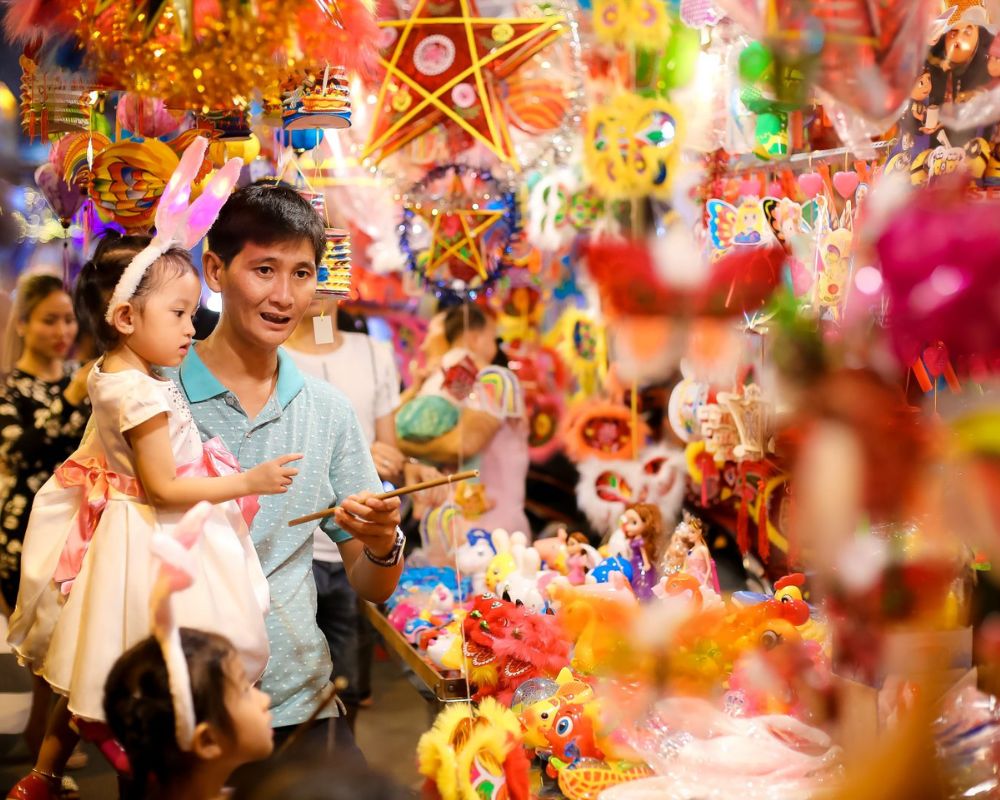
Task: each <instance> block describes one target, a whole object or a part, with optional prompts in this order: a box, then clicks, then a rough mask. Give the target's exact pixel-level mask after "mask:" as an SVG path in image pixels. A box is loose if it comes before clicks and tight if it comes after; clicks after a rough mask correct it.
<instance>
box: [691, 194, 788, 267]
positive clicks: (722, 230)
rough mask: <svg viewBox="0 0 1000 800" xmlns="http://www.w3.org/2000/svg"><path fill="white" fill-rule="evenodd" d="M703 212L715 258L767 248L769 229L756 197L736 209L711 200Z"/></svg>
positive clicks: (744, 199) (748, 199) (747, 198)
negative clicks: (730, 252) (734, 251)
mask: <svg viewBox="0 0 1000 800" xmlns="http://www.w3.org/2000/svg"><path fill="white" fill-rule="evenodd" d="M705 211H706V213H707V214H708V234H709V238H710V239H711V241H712V247H713V248H714V249H715V251H716V253H715V255H722V254H724V253H725V252H726V251H728V250H729V249H730V248H732V247H747V246H757V245H761V244H767V243H768V242H770V241H771V239H772V233H771V228H770V225H768V222H767V219H766V217H765V216H764V210H763V209H762V208H761V202H760V199H759V198H757V197H745V198H743V199H742V200H741V201H740V204H739V205H738V206H734V205H731V204H730V203H727V202H726V201H725V200H719V199H717V198H713V199H712V200H709V201H708V203H707V204H706V205H705Z"/></svg>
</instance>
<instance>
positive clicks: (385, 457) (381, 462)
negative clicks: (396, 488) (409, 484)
mask: <svg viewBox="0 0 1000 800" xmlns="http://www.w3.org/2000/svg"><path fill="white" fill-rule="evenodd" d="M372 461H374V462H375V471H376V472H378V476H379V477H380V478H381V479H382V480H384V481H390V482H392V483H395V482H396V481H397V480H398V479H399V477H400V475H402V473H403V464H404V463H405V462H406V456H404V455H403V454H402V453H401V452H399V449H398V448H396V447H393V446H392V445H391V444H386V443H385V442H375V443H374V444H373V445H372Z"/></svg>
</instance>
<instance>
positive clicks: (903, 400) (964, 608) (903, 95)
mask: <svg viewBox="0 0 1000 800" xmlns="http://www.w3.org/2000/svg"><path fill="white" fill-rule="evenodd" d="M249 5H250V4H245V3H235V2H221V3H202V2H198V1H197V0H168V1H167V2H159V3H148V2H124V1H122V2H115V3H108V2H104V0H61V1H60V2H56V1H55V0H50V1H49V2H41V3H25V4H24V7H25V9H24V11H23V13H15V11H14V10H13V9H14V6H11V7H10V10H9V11H8V14H7V35H8V38H9V39H10V40H11V41H12V42H15V43H16V44H17V46H18V47H19V48H20V49H21V50H22V51H23V52H22V54H21V56H20V66H21V75H22V77H21V83H20V86H19V87H11V88H12V89H13V90H15V91H16V90H18V89H19V91H20V100H19V105H18V106H17V107H16V108H12V109H5V110H4V113H5V114H7V115H8V119H15V120H16V121H17V123H18V124H19V125H20V133H21V137H22V147H23V148H24V149H25V152H28V153H30V154H31V155H32V157H33V158H36V159H37V163H38V166H37V169H36V171H35V173H34V185H32V186H28V185H23V186H11V187H9V192H10V193H11V194H12V198H11V207H12V208H13V214H14V219H15V220H16V221H18V222H17V224H18V225H19V226H20V227H19V230H20V234H19V237H18V239H17V241H18V242H20V243H21V245H19V244H11V245H8V249H13V250H16V248H17V247H18V246H22V245H23V243H24V242H31V241H36V242H37V241H40V240H41V239H42V238H43V237H44V238H45V239H46V240H54V241H55V242H56V243H57V244H60V245H61V244H62V243H63V242H65V243H66V248H65V256H64V258H65V261H64V264H63V268H64V270H65V276H66V280H67V281H69V280H70V279H71V278H72V273H73V270H74V264H75V263H77V261H78V260H79V259H74V258H73V257H72V253H73V252H75V251H77V250H79V251H81V252H82V251H85V250H86V248H87V247H89V246H90V243H91V242H92V241H93V240H94V238H95V237H97V236H99V235H100V233H101V231H103V230H104V229H105V228H108V227H114V228H116V229H120V230H124V231H141V230H148V229H149V227H150V226H151V225H152V221H153V217H154V214H155V210H156V204H157V199H158V198H159V196H160V195H161V194H162V192H163V189H164V185H165V183H166V181H167V180H168V179H169V176H170V174H171V172H172V171H173V169H174V167H176V165H177V163H178V159H179V155H180V153H182V152H183V150H184V149H185V147H186V145H187V144H189V143H190V141H191V140H192V138H193V137H197V136H204V137H207V138H209V139H210V145H209V147H208V150H207V154H206V157H205V161H204V164H203V165H202V180H207V179H208V177H209V176H210V175H211V174H212V173H213V172H214V171H215V170H218V169H220V168H222V167H223V166H224V165H225V164H226V163H227V161H229V160H230V159H233V158H235V157H239V158H242V159H243V161H244V163H245V165H246V166H245V167H244V175H243V181H244V182H247V181H251V180H258V179H269V180H277V181H285V182H288V183H291V184H293V185H295V186H296V187H297V188H298V189H299V190H300V191H301V192H302V193H303V194H304V195H305V196H307V197H308V198H310V200H311V201H312V202H313V204H314V207H315V208H316V209H317V211H318V212H319V213H320V214H321V215H322V216H323V217H324V220H325V224H326V227H327V239H328V246H327V251H326V256H325V257H324V261H323V264H322V265H321V268H320V289H321V291H322V292H324V293H326V294H328V295H330V296H335V297H338V298H340V299H341V308H342V309H343V310H345V311H350V312H352V313H354V314H356V315H358V316H361V317H365V318H367V319H368V322H369V331H370V332H372V333H373V335H376V333H377V335H378V336H380V337H381V338H383V339H384V340H385V341H388V342H390V343H391V344H392V347H393V350H394V353H395V357H396V363H397V366H398V368H399V372H400V376H401V379H402V382H403V383H404V384H405V385H407V386H409V385H411V384H414V385H417V386H418V385H419V381H420V376H421V375H422V374H423V373H424V371H425V368H426V366H427V365H426V362H425V361H424V359H425V358H427V353H426V349H425V348H422V344H423V343H424V342H425V340H426V339H427V338H428V337H430V336H431V335H432V332H431V328H432V325H433V317H434V315H435V314H436V313H437V312H438V311H439V310H441V309H447V308H450V307H454V306H465V307H468V306H470V305H471V306H474V307H477V308H481V309H483V310H484V311H485V312H486V313H487V314H488V315H489V317H490V318H491V319H493V320H495V322H496V330H497V336H498V337H499V339H500V348H499V349H500V352H501V353H502V355H503V362H504V363H503V365H502V366H490V367H486V368H484V369H482V370H479V371H478V372H477V371H476V370H473V371H472V372H471V374H470V373H469V372H468V370H465V371H463V370H460V369H457V368H455V369H454V370H451V369H449V371H448V372H447V373H446V375H445V377H444V389H445V390H446V392H447V393H448V398H449V399H448V400H447V402H444V401H442V402H441V403H438V405H437V411H436V412H435V413H436V414H438V415H439V416H435V417H434V419H432V420H429V419H427V418H425V417H424V416H421V414H423V412H422V411H418V410H417V409H416V407H414V410H413V411H412V412H410V413H408V414H404V413H403V411H405V410H406V409H407V406H406V405H404V406H402V409H401V411H400V413H399V414H398V415H397V417H396V427H397V433H398V435H399V437H400V441H401V442H402V441H403V440H404V439H406V440H408V441H409V444H410V445H412V447H411V449H409V450H407V449H406V448H405V447H404V450H405V451H406V452H407V454H408V455H410V454H416V455H414V457H415V458H416V457H421V455H420V454H422V453H424V452H427V450H426V448H428V447H429V445H430V443H431V442H432V440H436V439H437V438H438V437H444V436H446V435H448V434H449V433H450V432H451V429H452V428H454V429H455V430H457V431H458V436H459V438H460V439H461V437H462V436H463V435H464V434H462V430H464V428H461V426H457V423H456V422H455V420H456V419H459V418H460V417H461V414H462V413H463V409H464V408H466V404H467V403H468V402H471V400H470V398H472V399H475V398H476V396H477V395H486V396H488V397H489V399H490V401H491V403H492V404H493V406H494V407H496V408H499V409H500V411H499V412H498V413H499V416H500V417H501V418H502V420H503V421H504V425H505V427H504V430H507V429H508V428H509V430H511V431H516V432H517V435H518V436H520V437H522V438H521V440H519V441H524V442H526V445H525V446H524V458H523V464H522V463H521V461H520V460H511V461H506V462H504V463H503V464H502V465H501V467H502V468H501V469H500V470H499V471H495V472H492V473H491V472H490V471H489V468H488V466H487V460H486V458H485V457H483V458H482V459H481V460H480V459H479V458H477V457H475V456H474V455H473V456H471V457H467V456H468V453H466V452H465V451H462V450H461V449H460V453H463V454H462V455H460V456H459V457H458V459H457V463H452V464H450V466H451V467H454V468H455V470H456V471H457V470H464V469H472V468H475V469H480V470H481V474H480V477H479V478H478V479H474V480H469V481H463V482H459V483H455V484H454V485H452V486H451V487H450V488H449V495H448V499H447V502H444V503H443V504H441V503H438V504H435V505H433V506H432V507H428V508H421V509H419V515H418V519H417V522H418V526H419V535H418V536H417V537H416V538H417V539H419V541H417V542H415V544H416V546H415V547H414V548H412V549H411V551H410V552H408V554H407V561H406V563H407V566H406V568H405V570H404V572H403V576H402V578H401V580H400V583H399V586H398V588H397V589H396V592H395V593H394V594H393V595H392V597H391V598H390V599H389V600H388V602H387V603H385V604H384V606H381V607H375V606H369V607H367V609H366V611H365V613H366V615H367V616H368V618H369V619H370V620H371V622H372V624H373V625H374V626H375V628H376V630H377V631H378V633H379V634H380V635H381V636H382V638H383V639H384V641H385V643H386V644H387V646H388V648H389V649H390V650H391V651H392V652H393V653H394V655H395V656H396V657H397V658H398V659H399V660H400V661H401V662H403V663H404V664H406V665H407V667H408V670H409V672H410V673H412V677H411V680H412V681H413V682H414V683H416V684H417V686H418V687H419V688H420V689H421V691H422V693H424V694H425V695H426V696H427V698H428V699H429V700H431V701H432V702H433V704H434V710H435V711H436V712H438V714H437V717H436V720H435V721H434V723H433V725H432V726H431V727H430V728H429V730H427V732H426V733H425V734H424V735H423V737H422V738H421V739H420V741H419V743H415V750H416V759H417V761H418V764H419V771H420V774H421V776H422V778H423V779H424V781H425V783H424V786H423V790H422V791H423V796H425V797H427V798H433V799H434V800H472V799H473V798H496V799H498V800H499V798H507V799H509V800H529V798H536V797H564V798H568V800H646V799H647V798H650V799H651V798H657V799H660V798H662V799H663V800H694V798H699V799H704V798H712V800H724V799H726V800H728V799H729V798H737V797H738V798H741V800H756V798H762V799H763V798H767V800H781V798H786V797H787V798H793V797H794V798H795V799H796V800H802V798H812V797H816V798H820V797H822V798H851V799H852V800H855V799H856V798H868V797H871V798H900V799H902V798H904V797H905V798H910V797H927V798H997V797H1000V704H998V700H997V695H996V693H997V692H1000V670H998V666H997V665H998V663H1000V662H998V659H1000V616H996V614H997V613H998V612H1000V601H998V596H1000V595H998V592H997V590H996V588H995V587H994V581H996V579H997V577H996V573H995V571H993V570H992V569H991V564H992V563H994V562H995V561H997V559H1000V528H998V524H1000V508H998V504H997V498H1000V469H998V464H1000V461H998V456H1000V449H998V446H1000V402H998V395H997V388H998V383H997V375H998V369H1000V324H998V320H1000V269H998V266H997V265H998V263H1000V236H998V235H997V233H998V228H997V220H998V219H1000V214H998V211H1000V205H998V202H1000V201H998V198H997V196H996V195H997V192H998V190H1000V34H998V33H997V31H998V29H1000V6H998V4H997V3H996V2H993V0H955V2H954V4H950V3H941V2H938V0H879V1H878V2H862V0H767V1H766V2H765V0H435V1H434V2H432V0H380V2H378V3H376V4H370V3H368V2H367V0H336V1H335V2H334V1H330V2H327V1H326V0H324V1H323V2H316V0H298V1H297V2H292V1H291V0H281V1H280V2H279V1H278V0H257V2H256V3H254V4H252V5H253V7H254V8H253V9H252V10H250V9H249V8H248V6H249ZM29 7H30V8H29ZM40 9H41V10H40ZM43 11H44V12H45V13H43ZM233 54H238V58H235V59H234V58H233ZM32 237H34V239H32ZM216 299H217V298H213V297H212V296H211V295H210V293H208V292H207V290H206V294H205V302H206V303H208V304H209V305H210V304H211V303H212V302H214V301H215V300H216ZM436 399H440V398H436ZM449 415H451V416H450V417H449ZM445 417H448V418H449V419H451V422H450V423H449V422H447V420H445V421H444V423H443V426H441V427H440V429H438V430H433V431H432V430H430V428H427V424H428V423H429V422H434V423H435V424H437V423H440V422H442V419H444V418H445ZM431 427H433V426H431ZM425 428H426V429H425ZM401 447H403V445H402V444H401ZM422 448H423V449H422ZM435 463H437V464H438V465H439V466H442V465H443V463H444V462H443V461H438V462H435ZM522 468H523V472H524V477H525V480H524V481H523V482H521V481H520V477H519V476H520V472H519V470H522ZM442 469H444V467H443V466H442ZM511 475H514V476H515V478H516V480H515V481H514V482H515V483H517V485H518V487H519V488H518V490H517V492H515V494H514V496H516V497H519V498H523V499H518V501H517V502H516V503H515V504H514V505H516V506H517V507H515V508H510V507H504V504H503V501H502V500H498V498H503V497H508V496H510V495H509V494H508V492H509V491H510V487H509V486H506V485H505V486H504V487H503V491H501V490H500V485H501V483H503V482H504V481H505V480H508V481H509V479H510V476H511ZM525 487H526V488H525ZM518 492H519V494H518ZM521 506H523V507H521Z"/></svg>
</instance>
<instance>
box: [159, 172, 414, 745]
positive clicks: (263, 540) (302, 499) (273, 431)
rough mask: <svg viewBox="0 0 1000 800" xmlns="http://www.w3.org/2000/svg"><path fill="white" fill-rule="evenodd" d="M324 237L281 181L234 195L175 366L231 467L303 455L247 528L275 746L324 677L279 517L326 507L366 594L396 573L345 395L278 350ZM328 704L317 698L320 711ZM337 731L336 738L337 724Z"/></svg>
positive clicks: (298, 553)
mask: <svg viewBox="0 0 1000 800" xmlns="http://www.w3.org/2000/svg"><path fill="white" fill-rule="evenodd" d="M324 247H325V239H324V229H323V222H322V221H321V220H320V218H319V216H318V215H317V214H316V212H315V211H314V210H313V209H312V207H311V206H310V205H309V203H308V202H307V201H305V200H304V199H303V198H302V197H301V196H300V195H299V194H298V193H297V192H296V191H295V190H294V189H292V188H291V187H290V186H287V185H285V184H277V185H275V184H274V183H273V182H272V183H268V184H263V185H257V184H255V185H252V186H248V187H245V188H243V189H240V190H239V191H237V192H236V193H234V194H233V196H232V197H230V199H229V200H228V202H227V203H226V205H225V206H224V207H223V209H222V211H221V213H220V214H219V218H218V219H217V220H216V222H215V224H214V225H213V226H212V229H211V230H210V231H209V235H208V246H207V248H206V251H205V253H204V255H203V258H202V265H203V269H204V275H205V281H206V283H207V284H208V286H209V288H211V289H212V290H213V291H216V292H219V293H220V294H221V295H222V305H223V311H222V315H221V317H220V319H219V323H218V325H217V326H216V328H215V330H214V331H213V332H212V333H211V335H209V336H208V338H207V339H205V340H204V341H202V342H197V343H196V345H195V347H193V348H192V350H191V351H190V352H189V353H188V356H187V357H186V358H185V360H184V362H183V363H182V364H181V367H180V369H179V371H178V376H177V377H178V383H179V384H180V386H181V388H182V389H183V391H184V393H185V395H186V396H187V399H188V401H189V403H190V405H191V411H192V413H193V415H194V418H195V421H196V422H197V424H198V427H199V428H200V430H201V431H202V434H203V435H204V436H206V437H212V436H219V437H221V439H222V440H223V441H224V442H225V444H226V446H227V447H228V448H229V449H230V451H231V452H233V453H234V454H235V455H236V457H237V458H238V459H239V461H240V463H241V464H243V465H246V466H250V465H254V464H258V463H260V462H262V461H265V460H267V459H268V458H273V456H274V454H275V453H285V452H290V451H292V452H301V453H304V456H303V458H302V460H301V461H300V462H299V463H298V465H297V466H298V467H299V475H298V477H297V478H296V479H295V482H294V484H293V486H292V487H291V490H290V491H289V492H288V493H287V494H282V495H272V496H269V497H262V498H261V508H260V511H259V512H258V514H257V517H256V519H255V520H254V523H253V526H252V529H251V535H252V537H253V540H254V545H255V546H256V548H257V553H258V555H259V556H260V561H261V565H262V566H263V568H264V573H265V575H266V576H267V579H268V584H269V586H270V590H271V610H270V613H269V614H268V617H267V628H268V635H269V638H270V643H271V660H270V663H269V664H268V667H267V670H266V672H265V674H264V677H263V679H262V686H261V688H262V689H263V690H264V691H265V692H267V693H268V694H270V696H271V703H272V708H271V712H272V724H273V725H274V727H275V738H276V741H277V742H278V743H280V742H281V741H282V740H283V739H285V738H287V736H288V735H290V733H291V731H292V730H293V729H294V727H295V726H296V725H298V724H299V723H301V722H303V721H305V720H306V719H307V718H308V717H309V716H310V715H311V714H312V713H313V711H314V709H315V708H316V706H317V701H318V700H319V699H320V698H321V697H322V696H323V694H324V690H325V688H326V687H327V685H328V684H329V682H330V674H331V663H330V652H329V648H328V647H327V643H326V640H325V638H324V637H323V634H322V633H321V632H320V630H319V628H318V627H317V625H316V585H315V582H314V580H313V577H312V555H313V530H314V528H313V526H312V525H301V526H297V527H294V528H289V527H288V521H289V520H290V519H292V518H294V517H298V516H301V515H304V514H307V513H310V512H312V511H317V510H319V509H322V508H324V507H326V506H332V505H334V504H336V505H338V506H339V508H338V510H337V511H336V513H335V515H334V516H332V517H328V518H326V519H325V520H324V521H323V523H322V524H321V527H322V528H323V530H324V531H325V532H326V533H327V535H328V536H329V537H330V539H331V540H332V541H333V542H335V543H336V544H337V547H338V548H339V551H340V554H341V556H342V558H343V562H344V569H345V572H346V573H347V577H348V579H349V580H350V582H351V585H352V586H353V587H354V589H355V590H356V591H357V592H358V594H359V595H360V596H361V597H363V598H365V599H367V600H371V601H376V602H377V601H382V600H385V599H386V598H388V597H389V595H390V594H391V593H392V591H393V590H394V588H395V586H396V583H397V581H398V579H399V574H400V572H401V570H402V537H401V535H400V534H399V533H398V530H397V526H398V523H399V501H398V500H396V499H393V500H387V501H383V500H378V499H376V498H375V496H374V495H375V494H376V493H378V492H379V491H381V484H380V482H379V479H378V475H377V473H376V471H375V467H374V465H373V464H372V459H371V455H370V454H369V451H368V445H367V442H366V440H365V437H364V434H363V433H362V431H361V428H360V426H359V424H358V419H357V416H356V415H355V413H354V411H353V409H352V408H351V406H350V403H349V402H348V401H347V399H346V398H345V397H344V396H343V395H342V394H340V393H339V392H338V391H336V390H335V389H333V388H332V387H330V386H329V385H327V384H325V383H323V382H322V381H319V380H316V379H315V378H312V377H308V376H304V375H303V374H302V373H301V372H300V371H299V370H298V368H297V367H296V366H295V364H294V363H293V362H292V360H291V359H290V358H289V357H288V356H287V355H285V354H284V353H283V352H282V351H281V350H280V349H279V348H280V345H282V344H283V343H284V342H285V340H286V339H288V337H289V336H291V334H292V332H293V331H294V330H295V327H296V326H297V325H298V323H299V321H300V320H301V319H302V317H303V315H304V314H305V313H306V310H307V309H308V307H309V304H310V303H311V302H312V300H313V295H314V293H315V290H316V274H317V265H318V264H319V262H320V259H321V257H322V254H323V250H324ZM335 713H336V712H335V707H334V706H332V705H331V706H330V707H329V708H328V709H327V710H326V711H325V712H323V713H322V714H321V715H320V717H321V718H323V717H329V716H332V715H334V714H335ZM316 730H317V731H321V730H322V729H321V728H319V727H318V726H317V728H316ZM337 733H338V737H343V738H344V740H346V741H350V734H349V732H347V733H346V735H345V730H344V729H343V728H342V727H341V726H338V730H337Z"/></svg>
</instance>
